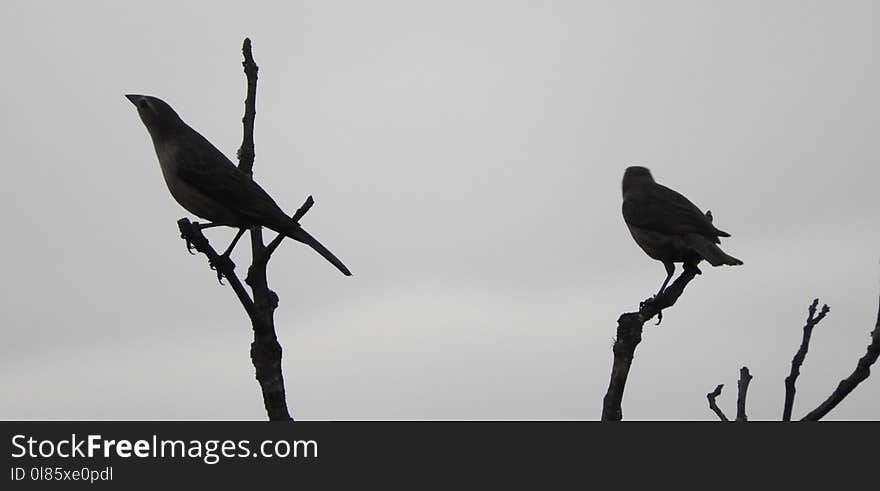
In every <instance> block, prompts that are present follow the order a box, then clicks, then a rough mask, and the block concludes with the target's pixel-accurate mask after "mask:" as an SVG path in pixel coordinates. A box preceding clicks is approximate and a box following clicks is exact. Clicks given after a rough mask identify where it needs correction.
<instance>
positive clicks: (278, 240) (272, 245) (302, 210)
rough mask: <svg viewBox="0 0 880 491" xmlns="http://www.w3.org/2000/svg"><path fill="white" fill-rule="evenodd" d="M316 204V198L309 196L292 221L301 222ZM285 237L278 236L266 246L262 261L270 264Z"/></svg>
mask: <svg viewBox="0 0 880 491" xmlns="http://www.w3.org/2000/svg"><path fill="white" fill-rule="evenodd" d="M314 204H315V200H314V198H312V196H311V195H309V197H308V198H306V201H305V203H303V204H302V206H300V207H299V209H298V210H296V213H294V214H293V216H292V217H291V219H292V220H293V221H294V222H299V221H300V219H301V218H302V217H304V216H305V214H306V213H308V212H309V210H310V209H311V208H312V205H314ZM284 237H285V235H284V234H278V236H276V237H275V239H273V240H272V242H269V245H267V246H266V249H265V250H264V251H263V255H262V256H261V257H260V260H261V261H265V262H269V258H270V257H271V256H272V253H273V252H275V249H277V248H278V246H279V245H281V241H282V240H284Z"/></svg>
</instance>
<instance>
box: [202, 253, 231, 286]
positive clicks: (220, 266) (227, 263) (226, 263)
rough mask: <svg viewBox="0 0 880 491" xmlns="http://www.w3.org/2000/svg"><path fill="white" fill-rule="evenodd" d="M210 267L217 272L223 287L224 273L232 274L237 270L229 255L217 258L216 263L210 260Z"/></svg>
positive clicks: (218, 279)
mask: <svg viewBox="0 0 880 491" xmlns="http://www.w3.org/2000/svg"><path fill="white" fill-rule="evenodd" d="M208 265H210V266H211V269H213V270H214V271H216V272H217V281H219V282H220V284H221V285H222V284H223V276H224V271H229V272H232V271H233V270H235V263H234V262H232V259H231V258H230V257H229V254H223V255H221V256H217V261H216V262H215V261H211V260H210V259H209V260H208Z"/></svg>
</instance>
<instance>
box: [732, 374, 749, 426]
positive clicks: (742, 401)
mask: <svg viewBox="0 0 880 491" xmlns="http://www.w3.org/2000/svg"><path fill="white" fill-rule="evenodd" d="M751 381H752V376H751V375H750V374H749V368H748V367H742V368H740V369H739V381H738V382H737V383H736V388H737V395H736V420H737V421H748V420H749V418H748V417H747V416H746V394H747V393H748V391H749V383H750V382H751Z"/></svg>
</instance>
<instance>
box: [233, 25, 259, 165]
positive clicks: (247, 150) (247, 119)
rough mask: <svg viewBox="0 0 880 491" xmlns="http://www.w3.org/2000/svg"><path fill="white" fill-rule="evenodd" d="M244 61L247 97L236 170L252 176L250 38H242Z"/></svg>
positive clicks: (253, 94) (253, 67) (253, 79)
mask: <svg viewBox="0 0 880 491" xmlns="http://www.w3.org/2000/svg"><path fill="white" fill-rule="evenodd" d="M241 52H242V55H244V61H242V63H241V64H242V66H243V67H244V74H245V76H246V77H247V96H246V97H245V100H244V116H243V117H242V118H241V123H242V138H241V147H240V148H239V149H238V168H239V169H241V170H242V171H244V173H245V174H247V175H249V176H250V175H253V169H254V158H255V153H254V120H255V119H256V117H257V72H258V71H259V67H257V64H256V62H254V54H253V51H252V50H251V40H250V38H244V43H243V44H242V47H241Z"/></svg>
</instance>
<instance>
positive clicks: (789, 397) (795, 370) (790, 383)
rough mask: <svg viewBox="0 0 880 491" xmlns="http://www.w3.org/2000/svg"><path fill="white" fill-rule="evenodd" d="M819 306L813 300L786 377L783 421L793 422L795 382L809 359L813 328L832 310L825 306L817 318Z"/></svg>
mask: <svg viewBox="0 0 880 491" xmlns="http://www.w3.org/2000/svg"><path fill="white" fill-rule="evenodd" d="M818 305H819V299H818V298H817V299H815V300H813V303H812V304H810V308H809V309H808V312H809V315H807V323H806V324H804V337H803V339H802V340H801V347H800V348H798V350H797V353H795V354H794V358H792V360H791V373H789V375H788V377H785V404H784V406H783V409H782V421H791V410H792V408H793V407H794V395H795V392H796V391H797V390H796V389H795V382H796V381H797V378H798V375H800V373H801V365H802V364H803V363H804V359H805V358H806V357H807V350H808V349H809V348H810V337H811V336H812V335H813V328H814V327H816V325H818V324H819V322H820V321H821V320H822V319H824V318H825V315H827V314H828V312H829V311H830V310H831V309H829V308H828V305H824V304H823V305H822V310H821V311H820V312H819V315H818V316H817V315H816V306H818Z"/></svg>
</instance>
